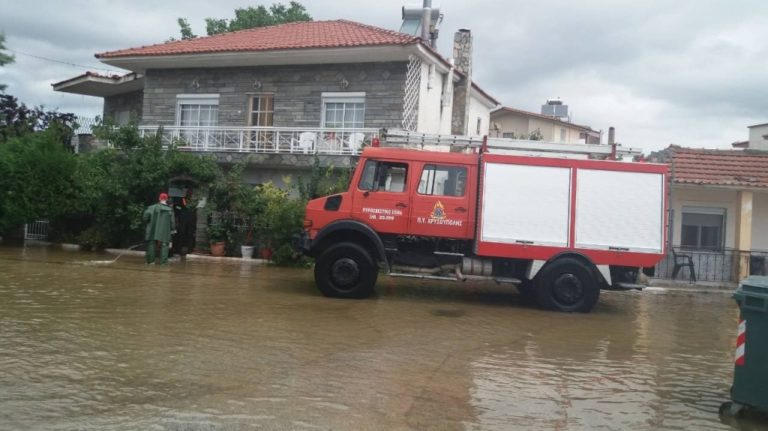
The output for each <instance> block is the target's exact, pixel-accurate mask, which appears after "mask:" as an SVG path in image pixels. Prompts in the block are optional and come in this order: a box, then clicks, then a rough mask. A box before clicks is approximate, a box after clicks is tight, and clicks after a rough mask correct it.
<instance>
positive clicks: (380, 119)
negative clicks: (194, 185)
mask: <svg viewBox="0 0 768 431" xmlns="http://www.w3.org/2000/svg"><path fill="white" fill-rule="evenodd" d="M405 71H406V63H404V62H388V63H359V64H343V65H307V66H281V67H239V68H226V69H169V70H165V69H163V70H148V71H147V73H146V75H145V86H144V101H143V118H142V124H145V125H173V124H175V121H176V95H178V94H210V93H215V94H219V125H221V126H245V125H246V124H247V119H246V117H247V113H248V94H249V93H250V94H256V93H274V103H275V116H274V125H275V126H278V127H279V126H282V127H319V126H320V121H321V110H322V99H321V94H322V93H323V92H361V91H362V92H365V93H366V98H365V127H398V126H400V124H401V122H402V111H403V96H404V84H405ZM342 79H346V80H347V81H348V82H349V86H348V87H347V88H341V87H340V85H339V82H340V81H341V80H342ZM257 80H258V81H260V82H261V88H260V89H254V82H255V81H257ZM194 83H197V84H198V86H193V84H194Z"/></svg>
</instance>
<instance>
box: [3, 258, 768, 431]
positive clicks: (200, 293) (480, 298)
mask: <svg viewBox="0 0 768 431" xmlns="http://www.w3.org/2000/svg"><path fill="white" fill-rule="evenodd" d="M111 258H112V256H107V255H99V254H87V253H72V252H62V251H55V250H51V249H45V248H27V249H21V248H11V247H0V429H3V430H16V429H19V430H25V429H35V430H37V429H53V430H59V429H62V430H66V429H78V430H138V429H141V430H240V429H246V430H250V429H270V430H274V429H286V430H316V429H324V430H328V429H332V430H367V429H377V430H378V429H384V430H428V429H436V430H461V429H467V430H514V429H531V430H541V429H556V430H593V429H606V430H608V429H611V430H614V429H626V430H652V429H653V430H655V429H671V430H682V429H687V430H718V429H739V428H743V429H761V428H762V426H763V425H761V424H759V423H755V422H750V423H744V422H733V423H731V422H729V423H724V422H721V420H720V419H719V418H718V413H717V411H718V407H719V405H720V403H722V402H723V401H726V400H727V399H728V389H729V386H730V382H731V376H732V361H733V350H734V349H733V347H734V342H735V331H736V325H737V313H738V310H737V307H736V305H735V303H734V301H733V300H732V299H730V297H729V295H728V293H727V292H717V293H700V292H698V293H697V292H664V291H661V290H650V291H646V292H643V293H639V292H628V293H612V292H609V293H606V294H604V295H603V296H602V297H601V300H600V304H599V305H598V306H597V307H596V309H595V310H594V311H593V312H592V313H591V314H586V315H583V314H560V313H552V312H545V311H540V310H537V309H534V308H531V307H528V306H525V305H524V304H522V303H521V302H520V299H519V298H518V296H517V294H516V293H515V292H514V289H513V288H507V287H496V286H493V285H490V284H458V283H453V284H451V283H448V284H441V283H439V282H423V281H409V280H405V279H390V278H387V277H381V278H380V280H379V285H378V288H377V296H376V297H375V298H372V299H368V300H362V301H355V300H333V299H328V298H323V297H321V296H320V295H319V293H318V292H317V291H316V289H315V288H314V285H313V282H312V274H311V271H309V270H297V269H278V268H270V267H259V266H251V265H247V264H243V265H240V264H222V263H208V262H199V261H195V262H193V261H188V262H186V263H181V262H179V263H173V264H171V265H169V266H167V267H159V266H146V265H144V264H143V263H142V261H141V259H140V258H138V257H129V256H126V257H122V258H121V259H120V260H118V261H117V262H116V263H114V264H107V265H88V264H87V263H88V261H89V260H106V259H111ZM766 428H767V429H768V426H767V427H766Z"/></svg>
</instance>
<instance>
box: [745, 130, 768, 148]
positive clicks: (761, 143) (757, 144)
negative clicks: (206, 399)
mask: <svg viewBox="0 0 768 431" xmlns="http://www.w3.org/2000/svg"><path fill="white" fill-rule="evenodd" d="M767 133H768V124H766V125H764V126H756V127H750V128H749V149H751V150H768V141H767V140H765V139H764V138H763V135H765V134H767Z"/></svg>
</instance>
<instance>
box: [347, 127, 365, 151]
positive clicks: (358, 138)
mask: <svg viewBox="0 0 768 431" xmlns="http://www.w3.org/2000/svg"><path fill="white" fill-rule="evenodd" d="M363 141H365V134H363V133H360V132H354V133H350V134H349V139H348V140H347V147H348V148H349V151H350V152H351V153H352V154H357V153H358V152H359V151H360V148H362V147H363Z"/></svg>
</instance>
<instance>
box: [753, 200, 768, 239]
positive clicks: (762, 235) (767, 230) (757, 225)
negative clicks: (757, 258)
mask: <svg viewBox="0 0 768 431" xmlns="http://www.w3.org/2000/svg"><path fill="white" fill-rule="evenodd" d="M752 249H753V250H761V251H768V193H754V195H753V201H752Z"/></svg>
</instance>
